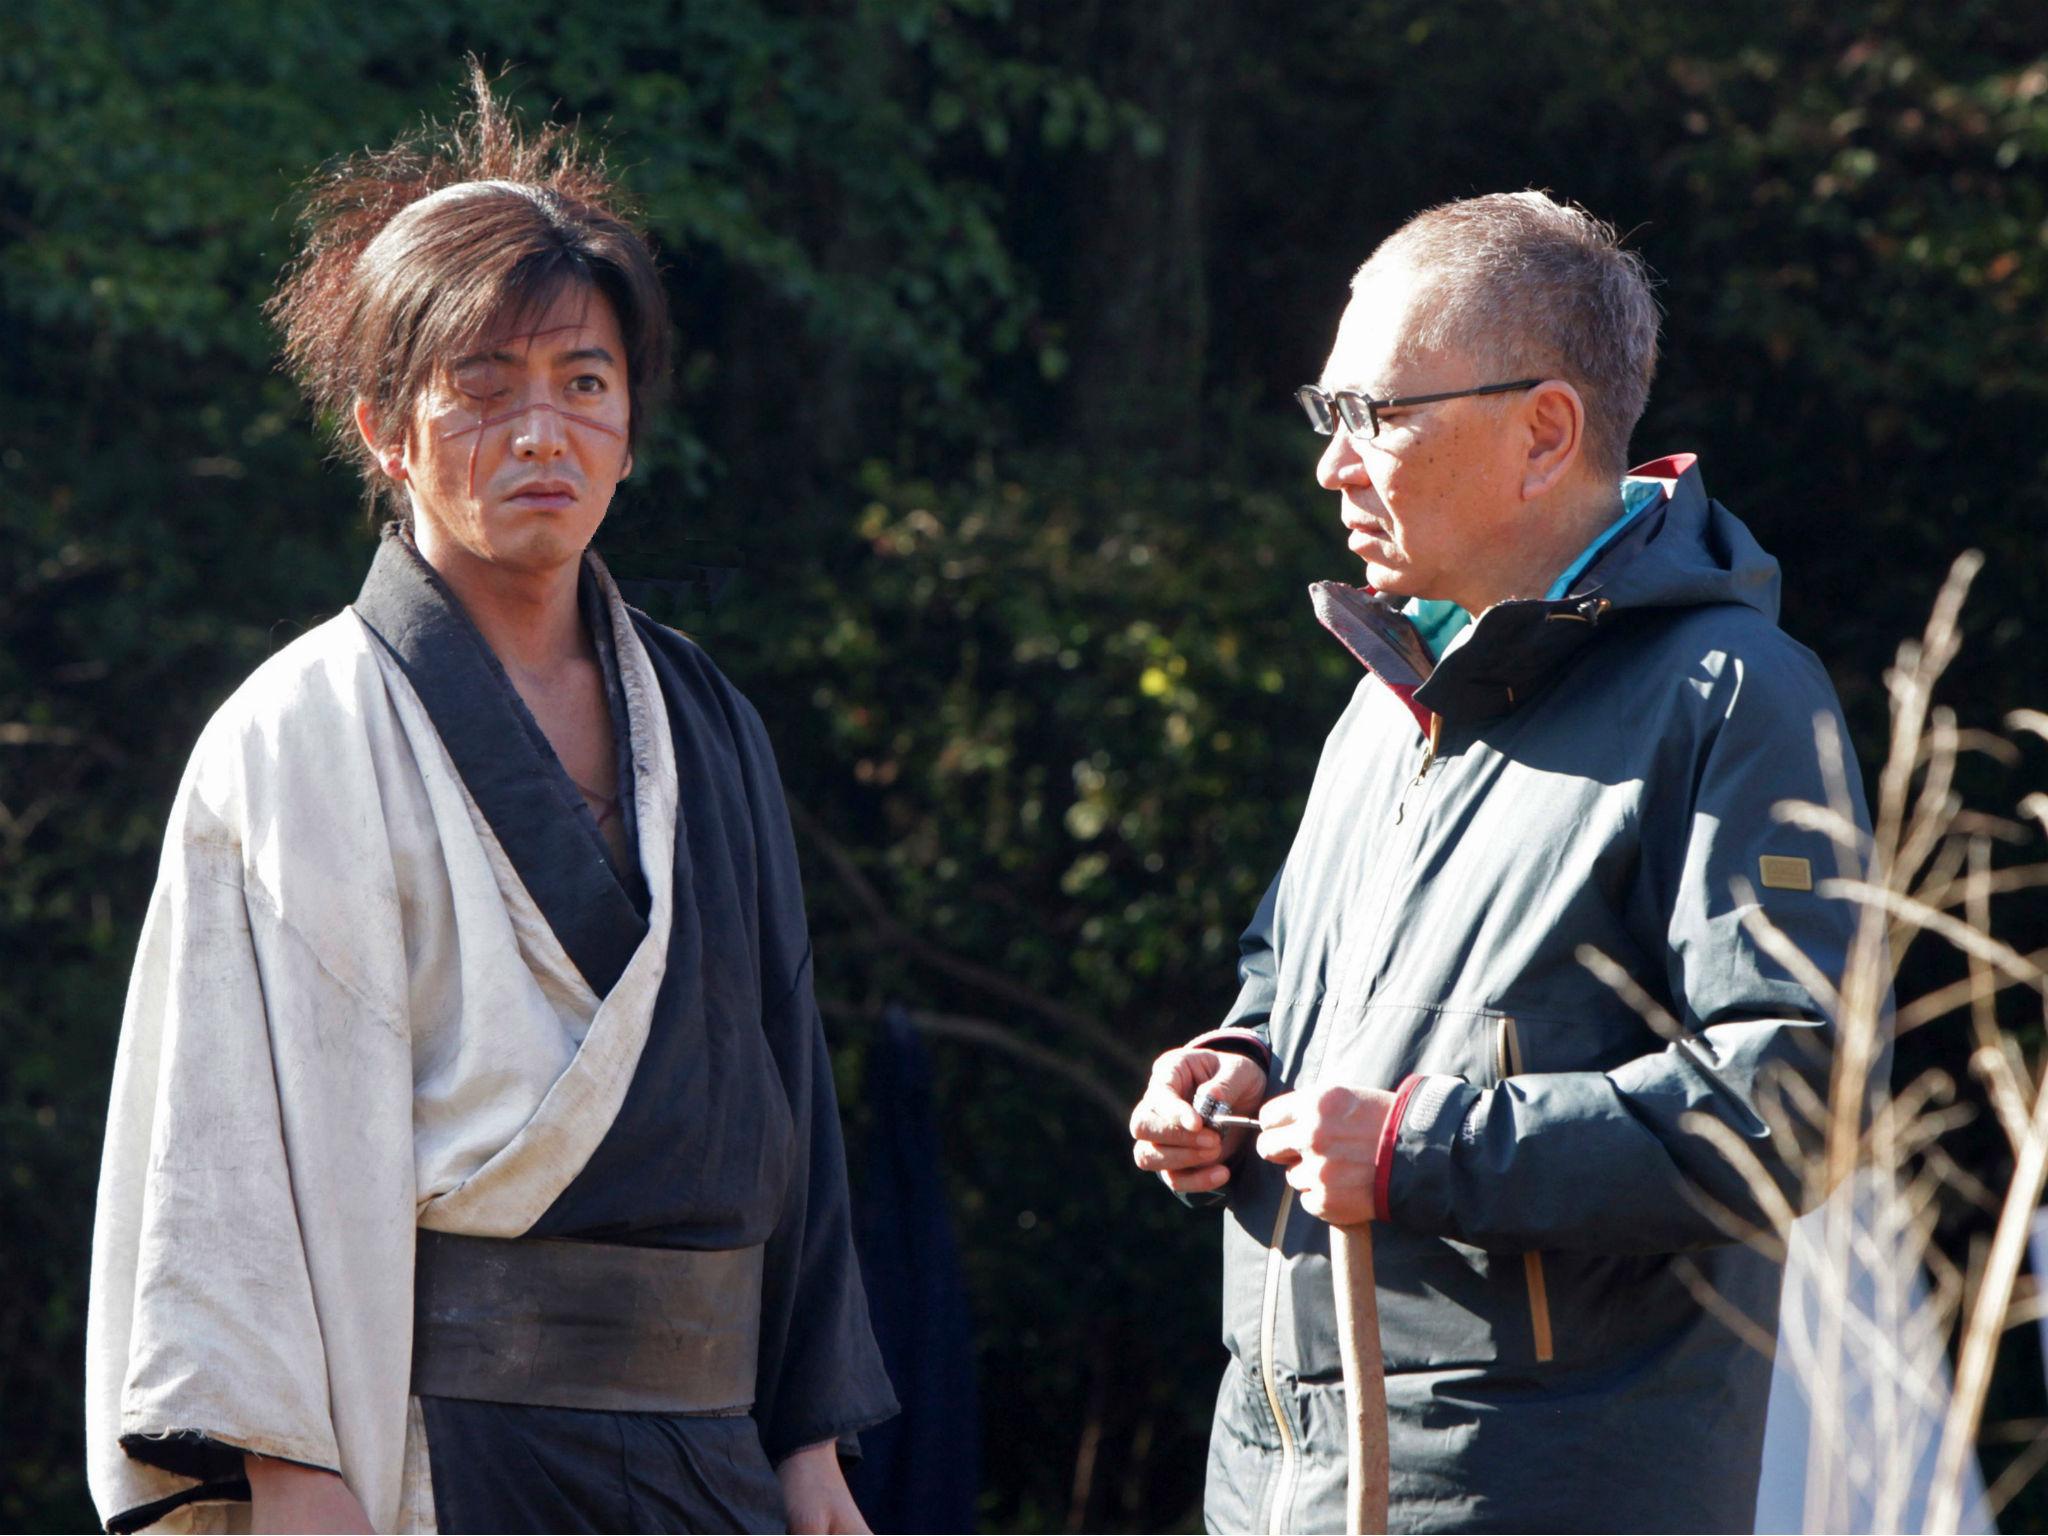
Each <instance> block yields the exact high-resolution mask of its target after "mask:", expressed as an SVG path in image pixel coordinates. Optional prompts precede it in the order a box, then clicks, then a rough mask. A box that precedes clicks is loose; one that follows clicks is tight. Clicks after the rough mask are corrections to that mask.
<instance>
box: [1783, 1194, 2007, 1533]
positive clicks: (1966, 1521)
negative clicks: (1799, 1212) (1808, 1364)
mask: <svg viewBox="0 0 2048 1536" xmlns="http://www.w3.org/2000/svg"><path fill="white" fill-rule="evenodd" d="M1880 1194H1881V1190H1880V1187H1879V1186H1877V1185H1876V1184H1875V1183H1874V1181H1873V1180H1872V1178H1871V1177H1870V1176H1869V1175H1868V1174H1859V1175H1857V1177H1856V1178H1855V1179H1854V1180H1852V1181H1851V1182H1850V1183H1848V1184H1847V1185H1845V1186H1844V1187H1843V1188H1842V1189H1840V1190H1838V1191H1837V1192H1836V1193H1835V1195H1834V1196H1833V1197H1832V1198H1830V1199H1829V1200H1828V1201H1827V1203H1826V1204H1824V1205H1823V1206H1821V1207H1820V1208H1819V1209H1817V1210H1814V1211H1811V1212H1809V1213H1808V1214H1807V1215H1805V1216H1802V1217H1801V1218H1800V1219H1799V1220H1798V1222H1797V1223H1795V1225H1794V1227H1793V1233H1792V1245H1791V1250H1790V1252H1789V1253H1788V1254H1787V1256H1786V1263H1785V1289H1784V1300H1783V1303H1782V1307H1781V1312H1780V1315H1779V1322H1778V1347H1777V1356H1776V1368H1775V1369H1774V1370H1773V1371H1772V1373H1771V1400H1770V1410H1769V1417H1768V1419H1767V1420H1766V1423H1765V1428H1764V1453H1763V1475H1762V1478H1761V1479H1760V1481H1759V1482H1758V1485H1757V1499H1756V1529H1757V1530H1758V1531H1759V1532H1772V1533H1777V1532H1790V1531H1804V1530H1807V1529H1809V1527H1808V1526H1807V1524H1806V1506H1807V1483H1808V1478H1809V1476H1810V1475H1811V1468H1810V1463H1809V1456H1808V1452H1809V1449H1810V1446H1811V1442H1812V1433H1813V1407H1812V1403H1811V1401H1810V1397H1811V1391H1810V1389H1809V1387H1808V1386H1807V1384H1806V1380H1805V1376H1806V1372H1805V1371H1804V1370H1803V1369H1802V1368H1801V1365H1800V1363H1799V1362H1800V1361H1801V1360H1802V1358H1810V1352H1809V1351H1802V1350H1801V1349H1799V1348H1798V1336H1799V1335H1800V1334H1801V1333H1803V1335H1804V1337H1805V1338H1807V1339H1813V1338H1816V1337H1818V1336H1819V1334H1820V1331H1821V1318H1822V1316H1823V1307H1824V1305H1825V1298H1826V1296H1827V1294H1828V1292H1827V1288H1826V1287H1825V1286H1824V1284H1823V1279H1824V1276H1825V1273H1826V1271H1825V1268H1824V1265H1825V1262H1826V1254H1827V1251H1828V1222H1829V1221H1830V1220H1842V1219H1849V1220H1852V1221H1853V1222H1854V1223H1855V1224H1856V1225H1857V1226H1858V1228H1859V1229H1860V1230H1861V1231H1863V1232H1865V1233H1871V1232H1873V1231H1875V1230H1877V1228H1876V1220H1877V1217H1878V1214H1879V1212H1880V1209H1881V1206H1880ZM1876 1251H1878V1252H1880V1253H1883V1252H1893V1251H1896V1250H1895V1247H1894V1246H1893V1245H1890V1244H1886V1243H1883V1242H1879V1243H1877V1244H1876ZM1846 1296H1847V1301H1848V1307H1847V1316H1848V1317H1849V1319H1850V1320H1851V1322H1850V1326H1849V1327H1848V1328H1847V1329H1845V1338H1847V1339H1848V1341H1849V1342H1848V1344H1847V1346H1846V1347H1845V1348H1844V1350H1843V1361H1844V1368H1843V1371H1842V1378H1841V1384H1840V1391H1839V1392H1838V1393H1837V1394H1836V1404H1835V1408H1834V1417H1835V1418H1836V1419H1837V1420H1838V1421H1839V1422H1840V1424H1841V1425H1842V1431H1843V1432H1842V1434H1841V1436H1840V1437H1839V1439H1840V1442H1841V1445H1842V1447H1843V1454H1841V1455H1838V1456H1831V1457H1830V1459H1829V1461H1828V1463H1827V1468H1828V1473H1829V1475H1830V1478H1831V1480H1832V1481H1833V1482H1834V1484H1835V1486H1836V1488H1837V1490H1838V1495H1839V1497H1838V1499H1837V1501H1836V1502H1835V1503H1834V1504H1833V1505H1832V1508H1833V1511H1834V1513H1833V1515H1832V1516H1830V1517H1829V1518H1828V1520H1827V1523H1826V1524H1825V1525H1824V1526H1823V1527H1822V1528H1823V1529H1827V1530H1836V1531H1844V1532H1858V1533H1861V1532H1883V1531H1901V1530H1903V1531H1917V1530H1921V1529H1923V1528H1924V1527H1925V1524H1926V1519H1927V1499H1928V1493H1929V1490H1930V1487H1931V1485H1932V1484H1933V1481H1934V1465H1935V1458H1936V1456H1937V1455H1938V1454H1939V1452H1940V1444H1941V1421H1942V1415H1943V1413H1944V1412H1945V1411H1946V1410H1947V1407H1948V1402H1949V1370H1948V1357H1947V1351H1946V1347H1945V1345H1944V1343H1943V1338H1942V1332H1941V1330H1940V1329H1939V1328H1938V1327H1936V1326H1935V1325H1934V1320H1933V1319H1932V1318H1931V1317H1929V1316H1928V1315H1927V1314H1926V1313H1925V1311H1924V1304H1925V1302H1926V1299H1927V1282H1926V1279H1925V1277H1924V1276H1922V1275H1921V1273H1920V1272H1919V1269H1918V1267H1917V1266H1904V1265H1893V1266H1890V1267H1888V1268H1885V1269H1878V1268H1876V1267H1874V1266H1873V1265H1871V1264H1869V1263H1867V1262H1864V1261H1862V1260H1860V1259H1857V1258H1852V1259H1851V1262H1850V1279H1849V1284H1848V1286H1847V1288H1846ZM1915 1382H1917V1383H1919V1385H1918V1386H1917V1387H1916V1386H1915V1385H1914V1383H1915ZM1894 1473H1896V1475H1897V1480H1896V1481H1895V1482H1893V1483H1892V1484H1891V1486H1890V1487H1889V1489H1887V1488H1886V1487H1885V1482H1886V1479H1887V1478H1888V1477H1890V1476H1892V1475H1893V1474H1894ZM1965 1476H1966V1479H1967V1486H1966V1487H1965V1489H1964V1498H1963V1514H1962V1521H1961V1524H1960V1525H1959V1527H1958V1529H1959V1530H1962V1531H1967V1532H1984V1531H1995V1530H1997V1529H1998V1527H1997V1524H1996V1522H1995V1521H1994V1520H1993V1519H1992V1516H1991V1512H1990V1510H1989V1509H1988V1508H1987V1507H1986V1504H1985V1499H1984V1480H1983V1475H1982V1473H1981V1472H1980V1471H1979V1469H1978V1466H1977V1461H1976V1458H1975V1457H1974V1456H1973V1457H1971V1458H1970V1460H1969V1464H1968V1466H1967V1468H1966V1469H1965ZM1844 1513H1846V1517H1847V1518H1846V1523H1844V1521H1843V1519H1842V1516H1843V1515H1844Z"/></svg>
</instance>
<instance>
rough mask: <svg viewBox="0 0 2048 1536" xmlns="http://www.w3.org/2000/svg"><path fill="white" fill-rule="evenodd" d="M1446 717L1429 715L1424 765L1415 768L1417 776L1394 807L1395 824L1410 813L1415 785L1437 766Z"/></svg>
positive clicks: (1409, 783) (1423, 758)
mask: <svg viewBox="0 0 2048 1536" xmlns="http://www.w3.org/2000/svg"><path fill="white" fill-rule="evenodd" d="M1443 733H1444V717H1443V716H1442V715H1439V714H1434V713H1432V714H1431V715H1430V717H1429V740H1428V741H1427V743H1426V744H1425V745H1424V746H1423V749H1422V766H1421V767H1420V768H1418V769H1416V770H1415V777H1414V778H1412V779H1410V780H1409V781H1408V787H1407V788H1406V789H1404V790H1402V791H1401V800H1400V803H1399V804H1398V805H1396V806H1395V807H1394V825H1395V826H1397V827H1398V826H1399V825H1400V824H1401V821H1402V819H1403V818H1404V817H1405V816H1407V814H1408V796H1409V795H1410V794H1411V793H1412V792H1413V791H1414V789H1415V786H1416V785H1418V784H1420V783H1421V782H1422V781H1423V780H1424V779H1426V778H1428V777H1429V770H1430V769H1431V768H1433V767H1434V766H1436V745H1437V742H1438V741H1440V740H1441V739H1442V738H1443Z"/></svg>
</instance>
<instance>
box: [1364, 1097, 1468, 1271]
mask: <svg viewBox="0 0 2048 1536" xmlns="http://www.w3.org/2000/svg"><path fill="white" fill-rule="evenodd" d="M1478 1097H1479V1090H1478V1089H1477V1088H1474V1087H1473V1086H1472V1085H1471V1084H1470V1083H1468V1082H1466V1081H1465V1079H1463V1078H1462V1077H1444V1076H1436V1075H1431V1076H1428V1077H1411V1078H1409V1079H1408V1080H1407V1081H1406V1082H1404V1083H1403V1084H1402V1085H1401V1089H1400V1093H1399V1095H1398V1097H1397V1098H1396V1100H1395V1105H1394V1112H1393V1113H1392V1114H1390V1115H1388V1116H1387V1124H1386V1126H1385V1127H1384V1128H1383V1129H1382V1131H1381V1134H1380V1163H1379V1168H1378V1171H1377V1175H1376V1186H1377V1187H1376V1188H1375V1190H1374V1208H1375V1209H1376V1210H1377V1211H1378V1212H1379V1213H1380V1218H1381V1219H1382V1220H1385V1221H1394V1222H1395V1223H1396V1224H1397V1225H1399V1226H1403V1227H1406V1228H1409V1229H1410V1230H1412V1231H1418V1232H1429V1233H1434V1234H1438V1235H1442V1234H1445V1233H1447V1232H1449V1231H1450V1230H1451V1227H1452V1221H1451V1209H1452V1204H1453V1197H1454V1193H1455V1190H1456V1187H1457V1177H1456V1176H1457V1167H1456V1164H1457V1148H1458V1136H1459V1133H1460V1131H1461V1130H1462V1129H1463V1127H1464V1124H1465V1118H1466V1116H1467V1115H1468V1114H1470V1113H1471V1110H1472V1105H1473V1103H1474V1101H1476V1100H1477V1099H1478Z"/></svg>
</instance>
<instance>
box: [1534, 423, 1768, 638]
mask: <svg viewBox="0 0 2048 1536" xmlns="http://www.w3.org/2000/svg"><path fill="white" fill-rule="evenodd" d="M1629 474H1630V477H1631V478H1632V479H1637V480H1652V481H1655V482H1657V483H1658V484H1660V485H1662V486H1663V488H1664V499H1663V501H1662V502H1661V503H1660V504H1659V505H1657V506H1654V507H1652V508H1650V510H1649V511H1648V512H1647V513H1645V514H1644V515H1643V517H1642V518H1640V519H1639V520H1638V521H1639V522H1640V523H1641V524H1642V527H1641V528H1640V530H1639V532H1640V537H1636V538H1632V537H1630V535H1629V534H1624V535H1623V536H1622V537H1621V538H1620V539H1618V540H1617V541H1616V543H1615V547H1614V548H1612V549H1610V550H1608V551H1605V552H1604V553H1603V554H1602V556H1601V558H1600V559H1598V560H1597V561H1595V562H1594V563H1593V565H1592V566H1591V567H1590V568H1589V569H1588V570H1587V571H1586V573H1585V574H1584V575H1583V576H1581V577H1580V578H1579V580H1578V581H1577V582H1575V583H1574V584H1573V588H1572V591H1571V592H1569V593H1567V594H1566V597H1565V601H1567V602H1569V601H1571V600H1573V599H1575V598H1580V597H1589V596H1590V597H1602V598H1605V599H1606V600H1607V601H1608V602H1610V603H1612V604H1613V605H1614V607H1615V608H1616V609H1621V610H1625V609H1630V608H1699V607H1704V606H1706V605H1707V604H1710V603H1737V604H1740V605H1741V606H1743V607H1745V608H1754V609H1755V610H1756V611H1757V612H1758V613H1760V614H1762V615H1763V616H1764V618H1766V619H1768V620H1769V621H1770V622H1771V623H1773V624H1775V623H1777V621H1778V592H1779V571H1778V562H1777V561H1776V560H1775V559H1773V558H1772V557H1771V556H1770V555H1768V554H1766V553H1764V549H1763V546H1762V545H1760V544H1758V543H1757V541H1756V537H1755V535H1753V534H1752V533H1751V532H1750V531H1749V529H1748V528H1746V527H1745V526H1743V523H1742V521H1741V519H1739V518H1738V517H1736V516H1735V514H1734V513H1732V512H1730V511H1729V510H1728V509H1727V508H1726V507H1724V506H1722V505H1721V503H1719V502H1718V501H1714V500H1712V499H1711V498H1710V497H1709V496H1708V495H1707V491H1706V486H1705V484H1704V483H1703V482H1702V481H1701V479H1700V471H1699V459H1698V456H1697V455H1695V454H1690V453H1676V454H1672V455H1671V456H1670V457H1668V458H1662V459H1655V460H1652V461H1651V462H1650V463H1648V464H1644V465H1642V466H1641V467H1640V468H1637V469H1633V470H1631V471H1629ZM1635 531H1638V530H1632V532H1635Z"/></svg>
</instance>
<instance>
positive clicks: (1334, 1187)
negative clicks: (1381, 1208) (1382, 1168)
mask: <svg viewBox="0 0 2048 1536" xmlns="http://www.w3.org/2000/svg"><path fill="white" fill-rule="evenodd" d="M1393 1108H1394V1096H1393V1095H1392V1094H1391V1093H1382V1092H1381V1091H1380V1090H1379V1089H1377V1088H1342V1087H1337V1088H1312V1089H1309V1090H1307V1091H1306V1092H1300V1093H1283V1094H1281V1095H1280V1096H1279V1097H1278V1098H1273V1099H1268V1100H1266V1102H1265V1105H1264V1107H1263V1108H1261V1109H1260V1110H1259V1124H1260V1125H1262V1126H1263V1127H1265V1129H1263V1130H1262V1131H1260V1132H1259V1140H1258V1153H1259V1156H1261V1157H1263V1158H1264V1159H1266V1161H1267V1162H1269V1163H1273V1164H1275V1165H1277V1166H1279V1167H1282V1168H1285V1169H1286V1170H1287V1182H1288V1183H1289V1184H1291V1185H1293V1186H1294V1188H1295V1190H1296V1191H1298V1192H1299V1194H1300V1196H1301V1208H1302V1209H1303V1210H1305V1211H1307V1212H1308V1213H1309V1215H1311V1216H1318V1217H1321V1218H1322V1219H1323V1220H1324V1221H1327V1222H1329V1223H1330V1225H1332V1226H1335V1227H1355V1226H1358V1225H1359V1224H1361V1223H1363V1222H1368V1221H1371V1220H1372V1219H1373V1218H1374V1217H1375V1216H1376V1215H1378V1212H1376V1211H1375V1210H1374V1209H1373V1203H1372V1195H1373V1185H1374V1181H1375V1179H1376V1178H1377V1177H1378V1175H1379V1149H1380V1129H1381V1127H1382V1126H1384V1125H1385V1124H1386V1123H1387V1116H1388V1115H1389V1114H1391V1113H1392V1112H1393Z"/></svg>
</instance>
